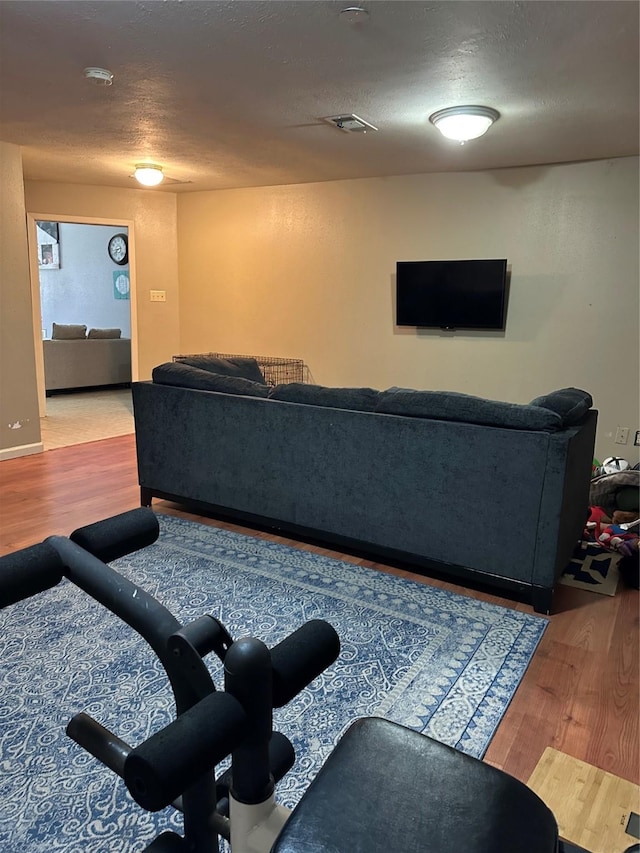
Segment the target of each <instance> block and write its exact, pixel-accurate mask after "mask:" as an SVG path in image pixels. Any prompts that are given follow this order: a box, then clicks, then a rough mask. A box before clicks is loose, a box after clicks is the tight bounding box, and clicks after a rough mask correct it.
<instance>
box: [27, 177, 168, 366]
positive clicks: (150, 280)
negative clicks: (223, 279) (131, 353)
mask: <svg viewBox="0 0 640 853" xmlns="http://www.w3.org/2000/svg"><path fill="white" fill-rule="evenodd" d="M25 198H26V207H27V212H29V213H37V214H51V215H54V216H55V218H56V219H59V220H64V218H65V216H69V217H87V218H92V219H96V220H97V221H99V220H101V219H103V220H110V221H115V222H122V223H123V224H124V223H127V222H131V223H132V227H131V231H130V233H129V244H130V248H131V251H130V263H129V266H130V269H131V282H132V299H134V300H135V305H132V309H133V310H132V320H134V321H136V322H135V327H134V328H133V329H132V339H133V341H134V348H135V347H136V346H137V353H138V365H137V367H138V371H137V376H138V377H139V378H140V379H148V378H149V377H150V375H151V370H152V368H153V367H154V366H155V365H156V364H160V363H161V362H163V361H169V360H170V359H171V356H172V355H173V354H174V353H176V352H178V351H179V349H180V338H179V310H178V246H177V226H176V196H175V194H174V193H167V192H164V191H160V192H159V191H154V190H142V189H140V190H138V189H130V190H129V189H116V188H110V187H87V186H80V185H76V184H56V183H43V182H39V181H27V182H26V184H25ZM106 251H107V249H106V245H105V253H106ZM63 263H64V259H63ZM114 269H115V267H114ZM150 290H164V291H166V297H167V298H166V302H150V301H149V291H150Z"/></svg>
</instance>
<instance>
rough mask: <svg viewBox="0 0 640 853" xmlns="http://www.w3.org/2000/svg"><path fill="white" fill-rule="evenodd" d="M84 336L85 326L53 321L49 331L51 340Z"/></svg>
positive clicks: (74, 338) (67, 339) (73, 339)
mask: <svg viewBox="0 0 640 853" xmlns="http://www.w3.org/2000/svg"><path fill="white" fill-rule="evenodd" d="M86 336H87V327H86V326H80V325H69V324H64V323H54V324H53V327H52V331H51V340H53V341H75V340H78V338H86Z"/></svg>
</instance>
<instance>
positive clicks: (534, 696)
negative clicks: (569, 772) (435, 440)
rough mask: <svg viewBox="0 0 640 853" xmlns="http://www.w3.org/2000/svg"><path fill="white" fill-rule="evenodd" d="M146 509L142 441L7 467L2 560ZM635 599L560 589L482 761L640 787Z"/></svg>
mask: <svg viewBox="0 0 640 853" xmlns="http://www.w3.org/2000/svg"><path fill="white" fill-rule="evenodd" d="M137 506H139V490H138V485H137V473H136V460H135V444H134V436H132V435H125V436H120V437H118V438H112V439H107V440H104V441H97V442H92V443H89V444H80V445H76V446H74V447H65V448H60V449H57V450H51V451H48V452H46V453H42V454H39V455H34V456H27V457H22V458H19V459H9V460H6V461H4V462H1V463H0V554H6V553H9V552H11V551H14V550H16V549H18V548H22V547H26V546H27V545H32V544H35V543H37V542H40V541H42V540H43V539H44V538H46V537H47V536H50V535H53V534H59V535H63V536H67V535H69V533H71V532H72V531H73V530H74V529H75V528H77V527H81V526H83V525H85V524H90V523H92V522H94V521H99V520H100V519H102V518H107V517H108V516H111V515H115V514H116V513H119V512H124V511H126V510H129V509H133V508H135V507H137ZM154 509H155V510H156V511H157V512H164V513H170V514H173V515H178V516H181V517H183V518H190V519H194V520H197V521H202V522H204V523H205V524H213V525H218V526H221V527H226V528H228V529H232V530H237V531H239V532H244V533H247V534H249V535H257V536H260V537H263V538H269V539H272V540H274V541H278V542H283V543H285V544H290V545H293V546H295V547H301V548H307V549H309V550H312V551H316V552H320V553H324V554H328V555H330V556H334V557H337V558H338V559H344V560H348V561H350V562H356V563H360V564H363V565H365V566H370V567H371V568H372V569H377V570H382V571H389V572H392V573H395V574H401V575H404V576H406V577H412V578H413V579H415V580H418V581H420V582H422V583H431V584H433V585H436V586H440V587H443V588H445V589H449V590H452V591H453V592H460V593H462V594H465V595H470V596H473V597H475V598H480V599H483V600H486V601H492V602H494V603H497V604H502V605H505V606H507V607H516V608H517V609H519V610H523V611H526V612H532V610H531V607H529V606H528V605H525V604H518V603H514V602H513V601H509V600H507V599H504V598H500V597H497V596H493V595H489V594H486V593H483V592H478V591H473V590H468V589H464V588H462V587H459V586H456V585H454V584H450V583H446V582H443V581H438V580H432V579H426V578H424V577H421V576H418V575H411V574H410V573H408V572H402V571H400V570H397V569H392V568H390V567H387V566H383V565H381V564H378V563H373V562H370V561H367V560H363V559H359V558H355V557H352V556H349V555H346V554H342V553H339V552H335V551H330V550H328V549H324V548H319V547H314V546H311V545H304V544H302V543H300V542H298V541H293V540H290V539H286V538H283V537H279V536H274V535H272V534H269V533H265V532H256V531H254V530H250V529H247V528H244V527H240V526H238V525H232V524H227V523H224V522H221V521H215V520H212V519H208V518H202V517H200V516H196V515H193V514H190V513H186V512H183V511H181V510H180V509H179V508H178V507H176V506H175V505H172V504H169V503H166V502H154ZM638 627H639V594H638V592H637V591H635V590H631V589H627V588H624V587H622V586H621V588H620V589H619V591H618V593H617V594H616V595H615V596H613V597H608V596H604V595H596V594H594V593H590V592H583V591H581V590H578V589H573V588H570V587H565V586H559V587H558V590H557V592H556V600H555V610H554V614H553V615H552V616H551V617H550V620H549V627H548V628H547V630H546V632H545V635H544V637H543V639H542V642H541V644H540V646H539V649H538V651H537V652H536V654H535V656H534V658H533V661H532V662H531V664H530V666H529V668H528V670H527V672H526V674H525V677H524V679H523V681H522V683H521V685H520V687H519V688H518V690H517V692H516V695H515V697H514V699H513V701H512V702H511V705H510V707H509V709H508V710H507V713H506V714H505V717H504V719H503V720H502V722H501V723H500V726H499V727H498V730H497V732H496V734H495V737H494V738H493V741H492V743H491V745H490V747H489V750H488V752H487V755H486V757H485V760H486V761H488V762H489V763H491V764H493V765H495V766H496V767H501V768H503V769H505V770H506V771H508V772H509V773H511V774H512V775H514V776H516V777H517V778H519V779H521V780H522V781H524V782H526V781H527V780H528V778H529V776H530V775H531V773H532V772H533V769H534V767H535V765H536V764H537V762H538V760H539V758H540V757H541V755H542V753H543V751H544V749H545V747H547V746H553V747H555V748H556V749H558V750H561V751H562V752H565V753H567V754H569V755H572V756H574V757H575V758H578V759H580V760H582V761H586V762H587V763H589V764H592V765H594V766H596V767H598V768H600V769H602V770H606V771H608V772H609V773H613V774H615V775H616V776H621V777H622V778H624V779H628V780H629V781H631V782H635V783H638V782H639V781H640V742H639V739H638V728H639V704H640V701H639V700H640V669H639V647H638Z"/></svg>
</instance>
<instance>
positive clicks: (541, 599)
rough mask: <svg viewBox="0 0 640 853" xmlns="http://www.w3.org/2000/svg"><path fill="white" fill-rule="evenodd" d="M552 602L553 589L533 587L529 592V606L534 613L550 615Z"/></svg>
mask: <svg viewBox="0 0 640 853" xmlns="http://www.w3.org/2000/svg"><path fill="white" fill-rule="evenodd" d="M552 601H553V589H547V588H546V587H541V586H534V587H533V589H532V590H531V604H532V605H533V609H534V610H535V612H536V613H544V614H545V615H546V616H548V615H549V614H550V613H551V602H552Z"/></svg>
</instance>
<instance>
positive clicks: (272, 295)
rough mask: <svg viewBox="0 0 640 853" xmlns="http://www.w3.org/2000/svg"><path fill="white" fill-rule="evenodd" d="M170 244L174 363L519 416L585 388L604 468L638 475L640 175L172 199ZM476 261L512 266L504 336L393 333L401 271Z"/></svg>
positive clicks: (498, 176) (485, 177)
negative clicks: (489, 406) (173, 239)
mask: <svg viewBox="0 0 640 853" xmlns="http://www.w3.org/2000/svg"><path fill="white" fill-rule="evenodd" d="M178 244H179V248H180V256H179V260H180V266H179V276H180V338H181V345H182V349H183V351H186V352H199V351H206V350H210V349H212V350H220V351H228V352H246V353H257V354H262V355H282V356H295V357H301V358H304V360H305V361H306V362H307V364H308V365H309V367H310V370H311V373H312V376H313V378H314V379H315V381H316V382H318V383H320V384H327V385H331V384H342V385H350V384H354V385H365V384H366V385H371V386H373V387H377V388H385V387H388V386H390V385H403V386H409V387H418V388H434V389H449V390H457V391H463V392H467V393H471V394H478V395H483V396H488V397H492V398H495V399H500V400H511V401H513V402H528V401H529V400H530V399H531V398H532V397H535V396H537V395H538V394H542V393H545V392H547V391H549V390H552V389H555V388H561V387H565V386H576V387H581V388H585V389H587V390H589V391H590V392H591V393H592V395H593V397H594V400H595V405H596V407H597V408H598V409H599V410H600V425H599V433H598V446H597V451H598V454H599V455H600V458H602V456H605V455H609V454H612V453H614V452H617V453H618V454H619V455H624V456H626V457H627V458H629V459H631V458H633V459H634V461H635V460H636V459H637V455H636V456H634V453H637V448H636V449H635V450H634V448H633V447H632V442H633V431H635V430H636V429H638V428H640V423H639V420H640V414H639V402H638V385H639V376H638V355H639V345H638V319H639V305H638V278H639V272H638V158H624V159H618V160H610V161H599V162H590V163H580V164H571V165H559V166H548V167H539V168H538V167H531V168H521V169H504V170H496V171H491V172H478V173H457V174H438V175H417V176H408V177H396V178H386V179H364V180H355V181H337V182H332V183H324V184H302V185H296V186H279V187H267V188H258V189H244V190H225V191H219V192H206V193H189V194H182V195H180V196H179V197H178ZM483 257H506V258H507V259H508V262H509V268H510V270H511V288H510V299H509V308H508V317H507V327H506V332H505V333H504V334H502V335H496V334H491V333H486V332H476V333H468V332H466V333H463V332H457V333H446V332H440V331H433V330H429V331H428V330H420V331H416V330H413V329H401V328H397V327H395V326H394V320H393V318H394V286H395V262H396V261H397V260H422V259H429V258H432V259H436V258H483ZM618 424H620V425H623V426H628V427H629V428H630V430H631V431H632V433H631V436H630V443H629V444H628V445H627V446H626V447H622V446H619V445H614V444H613V437H612V435H611V434H612V433H613V434H614V433H615V430H616V426H617V425H618Z"/></svg>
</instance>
